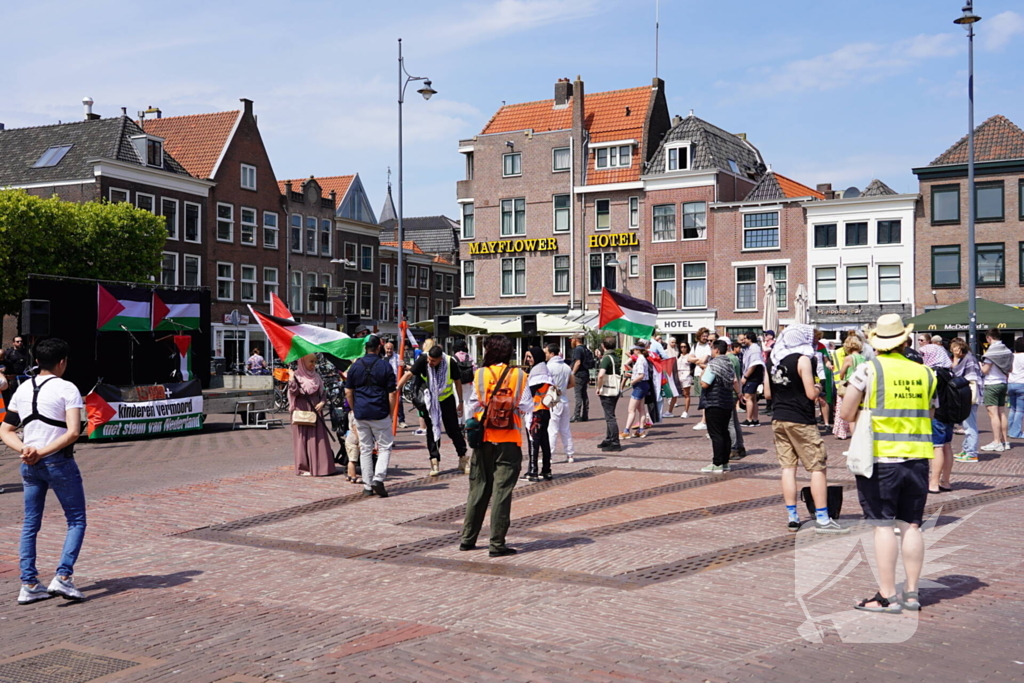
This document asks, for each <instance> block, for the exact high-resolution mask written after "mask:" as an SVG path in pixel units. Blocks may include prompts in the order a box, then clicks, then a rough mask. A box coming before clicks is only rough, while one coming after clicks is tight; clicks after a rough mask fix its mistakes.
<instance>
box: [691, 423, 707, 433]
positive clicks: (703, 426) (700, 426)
mask: <svg viewBox="0 0 1024 683" xmlns="http://www.w3.org/2000/svg"><path fill="white" fill-rule="evenodd" d="M693 428H694V429H696V430H697V431H698V432H699V431H701V430H702V429H707V428H708V425H707V423H705V422H698V423H697V424H695V425H693Z"/></svg>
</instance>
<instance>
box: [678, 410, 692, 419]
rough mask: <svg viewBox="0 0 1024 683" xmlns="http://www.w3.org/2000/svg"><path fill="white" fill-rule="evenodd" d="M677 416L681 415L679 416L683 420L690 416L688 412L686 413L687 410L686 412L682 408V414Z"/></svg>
mask: <svg viewBox="0 0 1024 683" xmlns="http://www.w3.org/2000/svg"><path fill="white" fill-rule="evenodd" d="M679 417H681V418H683V419H684V420H685V419H686V418H688V417H690V416H689V414H688V413H687V412H686V411H685V410H684V411H683V414H682V415H680V416H679Z"/></svg>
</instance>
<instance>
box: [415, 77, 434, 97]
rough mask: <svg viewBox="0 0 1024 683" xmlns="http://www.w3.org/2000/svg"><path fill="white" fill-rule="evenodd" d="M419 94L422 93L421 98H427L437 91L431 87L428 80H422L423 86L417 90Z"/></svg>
mask: <svg viewBox="0 0 1024 683" xmlns="http://www.w3.org/2000/svg"><path fill="white" fill-rule="evenodd" d="M416 92H418V93H419V94H421V95H423V99H425V100H429V99H430V98H431V97H433V96H434V95H436V94H437V91H436V90H434V89H433V88H432V87H431V83H430V80H429V79H428V80H426V81H424V82H423V87H422V88H420V89H419V90H417V91H416Z"/></svg>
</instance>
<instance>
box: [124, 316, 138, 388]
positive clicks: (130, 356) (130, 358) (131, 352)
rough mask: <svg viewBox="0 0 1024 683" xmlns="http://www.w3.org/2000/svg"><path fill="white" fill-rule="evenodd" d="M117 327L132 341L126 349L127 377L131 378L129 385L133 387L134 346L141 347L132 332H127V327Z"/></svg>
mask: <svg viewBox="0 0 1024 683" xmlns="http://www.w3.org/2000/svg"><path fill="white" fill-rule="evenodd" d="M119 327H120V328H121V329H122V330H124V331H125V332H127V333H128V337H129V338H130V339H131V340H132V344H131V345H130V346H129V347H128V362H129V364H130V370H129V377H130V378H131V383H132V386H133V387H134V386H135V346H136V345H138V346H142V344H141V343H140V342H139V340H138V339H136V338H135V335H134V334H132V331H131V330H129V329H128V328H127V327H125V326H124V325H120V326H119Z"/></svg>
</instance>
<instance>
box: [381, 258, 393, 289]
mask: <svg viewBox="0 0 1024 683" xmlns="http://www.w3.org/2000/svg"><path fill="white" fill-rule="evenodd" d="M390 282H391V266H390V264H387V263H382V264H380V284H381V287H387V286H388V284H389V283H390Z"/></svg>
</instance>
